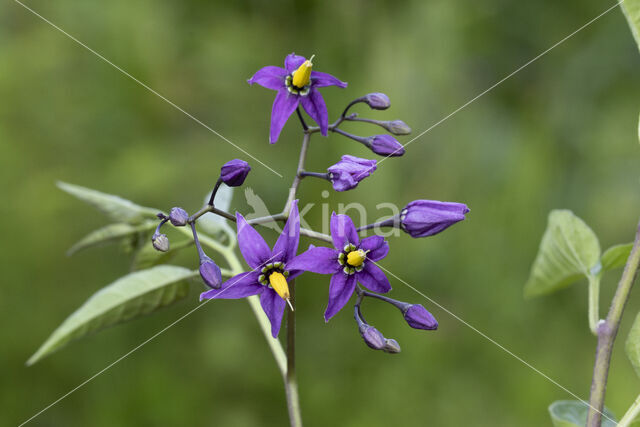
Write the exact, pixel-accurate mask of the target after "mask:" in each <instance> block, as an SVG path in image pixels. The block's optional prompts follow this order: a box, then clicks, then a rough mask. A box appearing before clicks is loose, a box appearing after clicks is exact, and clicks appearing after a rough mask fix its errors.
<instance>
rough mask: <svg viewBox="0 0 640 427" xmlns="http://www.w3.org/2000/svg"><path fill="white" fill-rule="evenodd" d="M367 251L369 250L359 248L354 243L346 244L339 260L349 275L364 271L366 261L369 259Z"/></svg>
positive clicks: (343, 269)
mask: <svg viewBox="0 0 640 427" xmlns="http://www.w3.org/2000/svg"><path fill="white" fill-rule="evenodd" d="M367 252H368V251H364V250H362V249H358V248H357V247H356V245H354V244H352V243H348V244H347V245H345V247H344V248H343V250H342V252H340V255H338V262H339V263H340V265H341V266H343V268H342V271H343V272H344V273H345V274H349V275H350V274H355V273H356V272H359V271H362V269H363V268H364V261H365V260H366V259H367Z"/></svg>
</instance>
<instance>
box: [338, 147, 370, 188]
mask: <svg viewBox="0 0 640 427" xmlns="http://www.w3.org/2000/svg"><path fill="white" fill-rule="evenodd" d="M376 163H377V162H376V161H375V160H367V159H361V158H359V157H354V156H350V155H348V154H347V155H344V156H342V160H340V161H339V162H338V163H336V164H335V165H333V166H331V167H329V168H328V169H327V171H329V179H330V180H331V183H332V184H333V189H334V190H336V191H346V190H351V189H352V188H356V187H357V186H358V183H359V182H360V181H362V180H363V179H365V178H366V177H368V176H369V175H371V172H373V171H374V170H376Z"/></svg>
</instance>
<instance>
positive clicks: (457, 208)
mask: <svg viewBox="0 0 640 427" xmlns="http://www.w3.org/2000/svg"><path fill="white" fill-rule="evenodd" d="M467 212H469V208H468V207H467V205H465V204H464V203H453V202H438V201H435V200H415V201H413V202H411V203H409V204H408V205H407V206H405V208H404V209H403V210H402V212H401V213H400V226H401V228H402V229H403V230H404V231H405V232H407V233H409V235H411V237H427V236H432V235H434V234H438V233H440V232H441V231H443V230H445V229H447V228H448V227H450V226H452V225H453V224H455V223H456V222H459V221H462V220H463V219H464V218H465V214H466V213H467Z"/></svg>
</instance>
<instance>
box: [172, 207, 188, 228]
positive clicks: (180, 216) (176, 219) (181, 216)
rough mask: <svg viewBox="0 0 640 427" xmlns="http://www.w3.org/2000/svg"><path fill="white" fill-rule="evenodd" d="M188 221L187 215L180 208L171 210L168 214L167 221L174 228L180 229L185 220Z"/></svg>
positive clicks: (185, 222)
mask: <svg viewBox="0 0 640 427" xmlns="http://www.w3.org/2000/svg"><path fill="white" fill-rule="evenodd" d="M188 219H189V214H188V213H187V211H185V210H184V209H182V208H179V207H175V208H172V209H171V212H170V213H169V221H171V224H173V225H175V226H176V227H182V226H184V225H186V224H187V220H188Z"/></svg>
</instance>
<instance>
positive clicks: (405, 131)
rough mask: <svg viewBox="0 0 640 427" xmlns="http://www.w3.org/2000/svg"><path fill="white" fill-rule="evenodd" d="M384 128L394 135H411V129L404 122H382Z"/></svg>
mask: <svg viewBox="0 0 640 427" xmlns="http://www.w3.org/2000/svg"><path fill="white" fill-rule="evenodd" d="M381 124H382V127H384V128H385V129H386V130H388V131H389V132H391V133H392V134H394V135H409V134H410V133H411V128H410V127H409V126H408V125H407V124H406V123H405V122H403V121H402V120H391V121H389V122H381Z"/></svg>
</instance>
